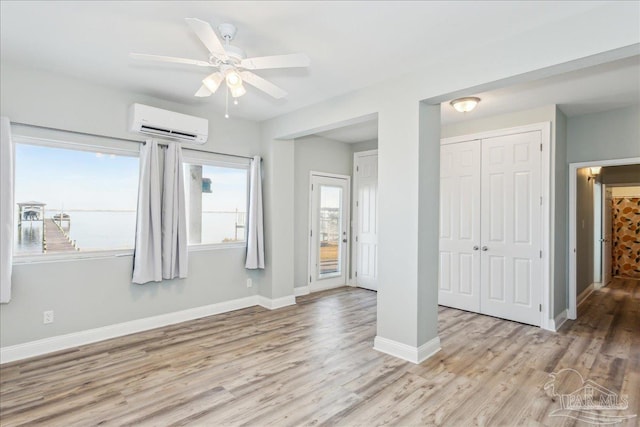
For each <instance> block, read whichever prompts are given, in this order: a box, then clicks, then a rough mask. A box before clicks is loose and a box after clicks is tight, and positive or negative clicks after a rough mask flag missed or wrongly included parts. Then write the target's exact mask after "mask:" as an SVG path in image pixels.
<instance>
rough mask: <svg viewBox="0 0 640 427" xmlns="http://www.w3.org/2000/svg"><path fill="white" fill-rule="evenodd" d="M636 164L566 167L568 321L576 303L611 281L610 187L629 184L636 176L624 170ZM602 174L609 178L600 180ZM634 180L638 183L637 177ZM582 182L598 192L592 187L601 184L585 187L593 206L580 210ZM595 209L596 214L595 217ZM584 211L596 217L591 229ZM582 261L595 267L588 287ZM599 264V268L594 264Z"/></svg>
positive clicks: (619, 161) (632, 160) (635, 160)
mask: <svg viewBox="0 0 640 427" xmlns="http://www.w3.org/2000/svg"><path fill="white" fill-rule="evenodd" d="M639 163H640V158H638V157H634V158H627V159H614V160H600V161H591V162H583V163H571V164H570V165H569V310H568V316H567V317H568V318H569V319H576V318H577V314H578V313H577V306H578V302H579V301H581V300H584V299H586V297H587V296H588V295H589V293H590V292H591V291H592V290H593V289H594V288H595V287H596V282H597V286H602V285H606V284H607V283H608V282H609V281H610V280H611V277H612V271H613V269H615V267H612V261H613V259H614V255H613V254H612V252H613V251H614V247H613V246H614V244H613V241H614V240H615V237H614V236H613V227H612V226H611V225H609V224H610V221H611V222H614V221H615V220H614V219H613V218H611V215H612V212H613V211H612V206H613V203H615V202H614V201H613V199H615V197H613V196H612V188H615V187H616V186H619V185H621V184H624V182H623V181H625V180H626V179H627V178H624V176H625V175H630V176H631V177H632V180H631V181H629V182H628V183H627V185H628V184H630V183H632V182H633V177H637V176H638V173H637V171H636V172H633V171H632V172H631V173H630V174H629V173H628V171H627V170H626V169H627V168H633V165H638V164H639ZM636 167H637V166H636ZM614 172H616V173H614ZM603 175H606V176H608V177H605V178H603ZM615 175H618V176H615ZM585 177H586V178H585ZM635 179H636V180H637V178H635ZM585 182H586V183H587V184H589V183H591V184H590V185H593V186H594V187H595V188H596V189H598V186H596V185H595V183H596V182H600V183H602V185H601V186H600V188H599V191H597V190H596V191H593V190H589V188H588V187H589V185H587V190H589V191H593V192H592V193H591V197H592V198H593V199H595V200H594V202H593V203H591V202H587V204H586V205H585V206H584V207H581V206H580V202H579V199H580V198H579V193H580V192H581V191H582V190H581V187H584V184H585ZM594 194H595V196H594ZM590 203H591V204H590ZM600 203H602V205H601V206H602V212H601V213H600V215H597V208H596V209H594V208H593V206H594V205H596V206H597V205H598V204H600ZM594 210H595V211H596V215H594ZM587 211H589V214H590V215H591V216H592V217H593V216H595V217H596V220H595V221H594V224H592V225H591V226H590V225H589V224H588V221H586V222H585V221H584V220H583V216H584V213H585V212H587ZM589 232H590V233H591V236H592V237H591V239H590V240H588V241H585V240H584V236H585V235H588V234H589ZM589 250H590V251H591V252H590V253H589ZM585 252H586V254H585ZM585 259H586V260H590V261H592V262H593V263H594V265H595V268H594V269H591V271H594V275H593V276H594V280H593V281H592V282H593V283H592V284H591V285H590V284H589V283H587V282H588V281H587V282H585V281H584V280H583V278H581V277H582V276H583V275H584V273H585V272H587V273H589V272H590V269H588V268H586V269H585V268H584V266H583V264H584V262H583V261H584V260H585ZM598 263H599V264H600V266H598V265H597V264H598ZM598 267H599V268H598ZM585 284H586V286H585Z"/></svg>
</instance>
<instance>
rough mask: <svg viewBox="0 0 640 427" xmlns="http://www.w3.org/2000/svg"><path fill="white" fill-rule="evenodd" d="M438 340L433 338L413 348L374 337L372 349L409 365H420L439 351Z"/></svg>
mask: <svg viewBox="0 0 640 427" xmlns="http://www.w3.org/2000/svg"><path fill="white" fill-rule="evenodd" d="M440 348H441V347H440V338H439V337H435V338H433V339H431V340H429V341H427V342H426V343H424V344H422V345H421V346H420V347H413V346H410V345H407V344H403V343H401V342H398V341H393V340H390V339H388V338H383V337H381V336H376V338H375V340H374V341H373V349H374V350H377V351H380V352H382V353H386V354H389V355H391V356H394V357H397V358H399V359H402V360H406V361H408V362H411V363H415V364H420V363H422V362H424V361H425V360H427V359H428V358H429V357H431V356H433V355H434V354H436V353H437V352H438V351H440Z"/></svg>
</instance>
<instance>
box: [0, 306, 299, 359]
mask: <svg viewBox="0 0 640 427" xmlns="http://www.w3.org/2000/svg"><path fill="white" fill-rule="evenodd" d="M295 303H296V299H295V297H294V296H293V295H289V296H286V297H282V298H276V299H269V298H266V297H263V296H260V295H252V296H248V297H244V298H238V299H234V300H231V301H224V302H219V303H215V304H210V305H205V306H202V307H195V308H190V309H187V310H181V311H175V312H173V313H166V314H160V315H157V316H152V317H145V318H142V319H136V320H131V321H129V322H124V323H117V324H115V325H108V326H103V327H100V328H94V329H87V330H84V331H79V332H73V333H70V334H65V335H58V336H55V337H50V338H44V339H41V340H36V341H30V342H26V343H22V344H16V345H12V346H7V347H2V348H0V364H4V363H9V362H14V361H16V360H21V359H26V358H29V357H34V356H40V355H43V354H47V353H53V352H55V351H60V350H65V349H68V348H73V347H78V346H82V345H86V344H91V343H95V342H98V341H104V340H108V339H111V338H117V337H122V336H125V335H130V334H135V333H138V332H144V331H148V330H150V329H156V328H161V327H163V326H168V325H174V324H176V323H182V322H186V321H189V320H194V319H200V318H202V317H208V316H213V315H216V314H221V313H227V312H229V311H235V310H240V309H243V308H248V307H253V306H256V305H260V306H262V307H265V308H268V309H269V310H275V309H277V308H280V307H285V306H288V305H294V304H295Z"/></svg>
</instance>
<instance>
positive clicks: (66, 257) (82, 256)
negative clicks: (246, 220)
mask: <svg viewBox="0 0 640 427" xmlns="http://www.w3.org/2000/svg"><path fill="white" fill-rule="evenodd" d="M246 247H247V245H246V242H237V243H210V244H204V245H190V246H188V248H187V250H188V251H189V252H206V251H212V250H221V249H245V248H246ZM132 256H133V249H128V250H126V249H125V250H113V251H95V252H73V253H66V254H38V255H18V256H15V257H13V265H22V264H44V263H50V262H67V261H79V260H91V259H105V258H120V257H132Z"/></svg>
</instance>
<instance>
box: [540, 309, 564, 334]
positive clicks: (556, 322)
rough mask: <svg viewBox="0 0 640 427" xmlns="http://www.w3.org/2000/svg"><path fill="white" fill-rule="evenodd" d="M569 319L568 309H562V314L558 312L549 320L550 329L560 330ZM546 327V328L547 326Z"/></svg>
mask: <svg viewBox="0 0 640 427" xmlns="http://www.w3.org/2000/svg"><path fill="white" fill-rule="evenodd" d="M566 321H567V310H566V309H565V310H562V312H561V313H560V314H558V315H557V316H556V317H555V318H554V319H551V320H550V321H549V329H548V330H550V331H554V332H558V330H559V329H560V328H561V327H562V325H564V322H566ZM545 329H546V328H545Z"/></svg>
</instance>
